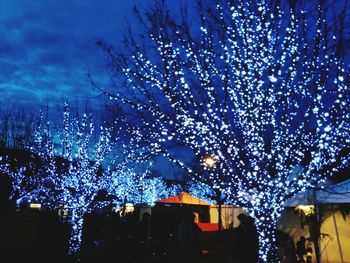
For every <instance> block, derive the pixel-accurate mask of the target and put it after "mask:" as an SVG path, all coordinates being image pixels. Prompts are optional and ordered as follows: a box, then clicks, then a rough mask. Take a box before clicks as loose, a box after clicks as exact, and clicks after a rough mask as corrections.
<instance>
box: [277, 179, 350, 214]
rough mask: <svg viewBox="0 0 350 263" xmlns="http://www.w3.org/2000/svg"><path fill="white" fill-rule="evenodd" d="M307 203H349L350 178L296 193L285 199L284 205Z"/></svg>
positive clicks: (292, 205)
mask: <svg viewBox="0 0 350 263" xmlns="http://www.w3.org/2000/svg"><path fill="white" fill-rule="evenodd" d="M309 204H350V179H349V180H346V181H344V182H341V183H338V184H329V185H327V186H325V187H323V188H322V189H318V190H307V191H305V192H301V193H298V194H297V195H296V196H294V197H293V198H291V199H289V200H287V202H285V204H284V207H296V206H298V205H309Z"/></svg>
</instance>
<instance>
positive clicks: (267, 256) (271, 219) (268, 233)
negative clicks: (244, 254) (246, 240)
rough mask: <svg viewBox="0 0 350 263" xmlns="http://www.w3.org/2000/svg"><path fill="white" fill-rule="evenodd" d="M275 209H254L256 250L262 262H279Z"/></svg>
mask: <svg viewBox="0 0 350 263" xmlns="http://www.w3.org/2000/svg"><path fill="white" fill-rule="evenodd" d="M273 211H276V210H275V209H266V210H264V209H261V210H256V211H255V213H254V214H255V224H256V231H257V234H256V235H257V238H258V241H257V243H258V244H257V246H258V247H257V248H256V249H257V250H259V258H260V260H262V262H266V263H277V262H280V260H279V257H278V254H277V242H276V229H277V219H278V218H277V217H276V216H274V214H275V213H274V212H273Z"/></svg>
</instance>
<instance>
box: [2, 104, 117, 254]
mask: <svg viewBox="0 0 350 263" xmlns="http://www.w3.org/2000/svg"><path fill="white" fill-rule="evenodd" d="M49 126H50V124H49V123H45V124H43V123H42V125H41V127H40V128H39V129H37V131H36V132H35V134H34V145H33V146H32V147H31V148H30V150H31V152H32V153H35V154H36V155H38V156H39V157H40V160H39V164H38V163H31V164H30V169H33V171H35V174H34V175H31V176H28V175H27V176H26V175H24V172H25V170H26V169H25V168H20V169H19V170H17V171H14V172H12V171H11V169H10V166H9V164H8V163H4V164H2V165H1V170H2V171H3V172H5V173H6V174H7V175H9V176H10V177H11V178H12V179H13V191H12V192H13V194H12V196H13V197H16V199H17V200H16V201H17V204H20V203H22V202H32V201H35V202H39V203H41V204H43V205H45V206H48V207H49V208H51V209H57V208H58V207H59V206H60V205H65V206H66V207H68V208H69V211H70V215H71V224H72V230H71V235H70V239H69V253H70V254H74V253H76V252H77V251H78V250H79V248H80V244H81V235H82V227H83V222H84V215H85V214H86V213H89V212H91V211H92V210H93V209H94V207H95V202H94V198H95V197H96V195H97V193H98V192H99V191H100V190H102V189H108V187H110V185H109V182H110V174H109V173H108V170H103V169H102V165H103V162H104V161H106V158H107V156H108V154H109V152H110V151H111V149H112V148H111V147H112V143H111V132H110V129H108V128H104V127H101V129H100V131H99V133H98V139H97V140H95V139H94V138H93V134H94V125H93V122H92V119H91V116H90V117H89V116H88V115H87V114H84V116H83V118H82V119H81V121H79V120H77V119H75V118H72V117H71V116H70V114H69V110H68V106H67V105H66V106H65V111H64V116H63V127H60V129H58V132H57V133H51V131H50V130H51V129H50V127H49Z"/></svg>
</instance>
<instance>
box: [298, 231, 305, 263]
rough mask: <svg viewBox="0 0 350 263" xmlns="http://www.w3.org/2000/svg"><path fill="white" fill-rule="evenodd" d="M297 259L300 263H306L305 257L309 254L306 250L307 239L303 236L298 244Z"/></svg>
mask: <svg viewBox="0 0 350 263" xmlns="http://www.w3.org/2000/svg"><path fill="white" fill-rule="evenodd" d="M296 250H297V257H298V262H301V263H304V262H305V258H304V257H305V256H306V254H307V250H306V238H305V237H304V236H301V237H300V239H299V241H298V242H297V249H296Z"/></svg>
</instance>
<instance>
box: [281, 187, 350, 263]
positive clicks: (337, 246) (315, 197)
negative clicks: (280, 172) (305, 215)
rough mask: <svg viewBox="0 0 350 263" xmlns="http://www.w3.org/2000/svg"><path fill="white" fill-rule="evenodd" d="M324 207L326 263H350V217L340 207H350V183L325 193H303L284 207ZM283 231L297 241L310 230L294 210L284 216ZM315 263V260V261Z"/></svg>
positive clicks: (323, 226)
mask: <svg viewBox="0 0 350 263" xmlns="http://www.w3.org/2000/svg"><path fill="white" fill-rule="evenodd" d="M299 205H322V206H323V207H327V209H326V211H325V210H323V212H325V213H326V216H325V218H324V221H323V222H322V226H321V233H323V234H326V236H327V237H326V238H323V239H321V240H320V248H321V262H322V263H338V262H341V263H345V262H350V250H349V249H348V248H349V246H350V215H349V214H347V215H344V214H342V213H341V211H340V209H339V205H349V207H350V180H346V181H344V182H341V183H338V184H329V185H327V186H325V187H323V188H322V189H312V190H307V191H305V192H302V193H299V194H297V195H296V196H294V197H293V198H291V199H289V200H287V202H285V204H284V206H285V207H286V208H287V207H297V206H299ZM279 229H280V230H282V231H284V232H287V233H289V234H290V235H291V236H292V237H293V238H294V240H295V241H297V240H298V239H299V237H300V236H302V235H303V236H308V234H309V233H308V229H303V228H301V224H300V218H299V217H298V215H297V214H296V213H295V212H293V211H291V210H290V209H289V210H288V209H287V210H286V211H285V212H284V215H283V216H282V218H281V220H280V223H279ZM314 262H315V260H314Z"/></svg>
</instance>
